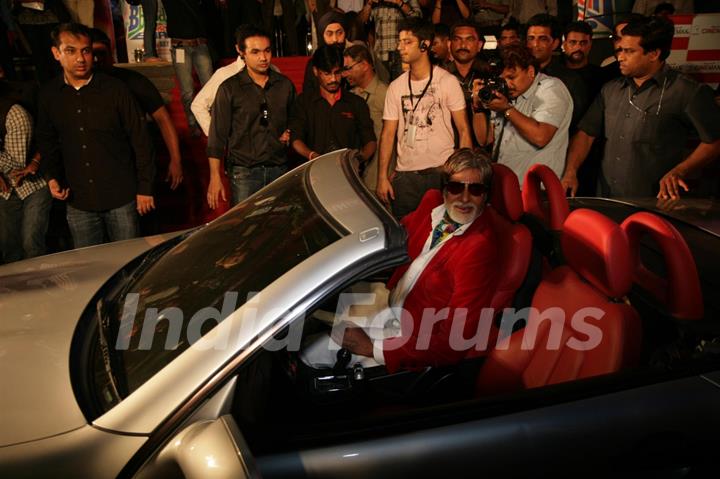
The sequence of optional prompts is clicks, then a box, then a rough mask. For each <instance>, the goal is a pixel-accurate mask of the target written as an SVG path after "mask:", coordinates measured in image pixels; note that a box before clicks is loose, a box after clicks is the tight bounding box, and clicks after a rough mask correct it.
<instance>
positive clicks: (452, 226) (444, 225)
mask: <svg viewBox="0 0 720 479" xmlns="http://www.w3.org/2000/svg"><path fill="white" fill-rule="evenodd" d="M461 226H462V225H461V224H460V223H456V222H455V221H453V220H451V219H450V217H449V216H448V215H447V213H445V216H444V217H443V219H442V220H440V223H438V225H437V226H436V227H435V229H434V230H433V235H432V241H430V249H433V248H434V247H435V246H437V245H439V244H440V243H442V241H443V240H444V239H445V238H447V237H448V236H450V235H451V234H453V233H454V232H455V230H457V229H458V228H459V227H461Z"/></svg>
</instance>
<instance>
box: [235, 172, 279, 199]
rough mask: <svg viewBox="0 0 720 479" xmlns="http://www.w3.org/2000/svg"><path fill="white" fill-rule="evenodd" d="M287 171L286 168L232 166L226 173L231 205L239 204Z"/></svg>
mask: <svg viewBox="0 0 720 479" xmlns="http://www.w3.org/2000/svg"><path fill="white" fill-rule="evenodd" d="M286 171H287V167H286V166H253V167H252V168H245V167H244V166H232V167H230V170H229V171H228V176H229V177H230V185H231V187H232V205H231V206H235V205H236V204H238V203H240V202H241V201H242V200H244V199H245V198H247V197H249V196H250V195H252V194H253V193H255V192H256V191H259V190H260V189H261V188H263V187H264V186H266V185H269V184H270V183H272V182H273V181H275V180H276V179H278V178H280V177H281V176H282V175H284V174H285V172H286Z"/></svg>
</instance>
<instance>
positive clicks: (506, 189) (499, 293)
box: [490, 163, 532, 311]
mask: <svg viewBox="0 0 720 479" xmlns="http://www.w3.org/2000/svg"><path fill="white" fill-rule="evenodd" d="M492 167H493V184H492V189H491V191H490V205H491V206H492V218H493V224H494V226H495V233H496V234H497V238H498V254H499V256H500V268H498V270H499V271H500V274H501V277H500V282H499V284H498V289H497V290H496V291H495V295H494V296H493V299H492V307H493V308H495V310H496V311H499V310H501V309H502V308H506V307H508V306H510V303H511V301H512V299H513V296H514V295H515V293H516V292H517V290H518V288H519V287H520V285H521V284H522V282H523V280H524V279H525V274H526V273H527V270H528V265H529V264H530V254H531V252H532V236H531V235H530V231H529V230H528V229H527V228H526V227H525V226H524V225H522V224H520V223H517V221H518V220H519V219H520V217H521V216H522V214H523V209H522V199H521V196H520V184H519V182H518V179H517V175H515V173H514V172H513V171H512V170H511V169H510V168H508V167H507V166H504V165H500V164H498V163H494V164H493V165H492Z"/></svg>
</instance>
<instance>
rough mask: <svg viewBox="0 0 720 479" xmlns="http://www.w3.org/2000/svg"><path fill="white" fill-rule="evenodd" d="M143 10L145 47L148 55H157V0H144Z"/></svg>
mask: <svg viewBox="0 0 720 479" xmlns="http://www.w3.org/2000/svg"><path fill="white" fill-rule="evenodd" d="M141 3H142V10H143V23H144V28H143V48H144V49H145V56H146V57H156V56H157V51H155V29H156V28H157V11H158V4H157V0H142V2H141Z"/></svg>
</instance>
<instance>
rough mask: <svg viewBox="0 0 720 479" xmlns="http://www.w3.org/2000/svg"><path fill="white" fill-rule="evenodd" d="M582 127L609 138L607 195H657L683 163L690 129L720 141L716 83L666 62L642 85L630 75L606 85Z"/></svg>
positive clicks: (604, 175)
mask: <svg viewBox="0 0 720 479" xmlns="http://www.w3.org/2000/svg"><path fill="white" fill-rule="evenodd" d="M631 102H632V103H631ZM579 128H580V129H581V130H583V131H584V132H585V133H587V134H588V135H590V136H592V137H599V136H601V135H604V137H605V139H606V140H607V141H606V143H605V151H604V153H603V160H602V175H601V179H600V187H601V193H602V195H603V196H609V197H642V196H655V195H656V194H657V191H658V188H659V181H660V179H661V178H662V177H663V176H664V175H665V173H667V172H668V171H669V170H671V169H672V168H673V167H674V166H676V165H677V164H678V163H680V162H681V161H683V159H684V156H685V153H684V152H685V147H686V145H687V141H688V135H689V133H691V132H692V131H693V130H695V131H696V132H697V135H698V136H699V138H700V141H702V142H704V143H712V142H714V141H716V140H718V139H720V108H718V106H717V104H716V103H715V101H714V99H713V92H712V90H711V89H710V87H708V86H707V85H703V84H701V83H698V82H696V81H695V80H692V79H691V78H688V77H687V76H685V75H683V74H681V73H679V72H678V71H676V70H673V69H671V68H669V67H668V66H664V67H663V68H662V69H661V70H660V71H658V72H657V73H656V74H655V75H654V76H653V77H652V78H651V79H649V80H647V81H645V83H643V84H642V86H641V87H640V88H638V87H637V86H636V84H635V82H634V81H633V80H632V79H630V78H626V77H621V78H616V79H615V80H612V81H610V82H608V83H606V84H605V86H603V88H602V90H601V91H600V95H598V96H597V98H595V101H594V102H593V104H592V105H591V106H590V108H589V109H588V111H587V113H586V114H585V116H584V117H583V119H582V121H581V122H580V125H579Z"/></svg>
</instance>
